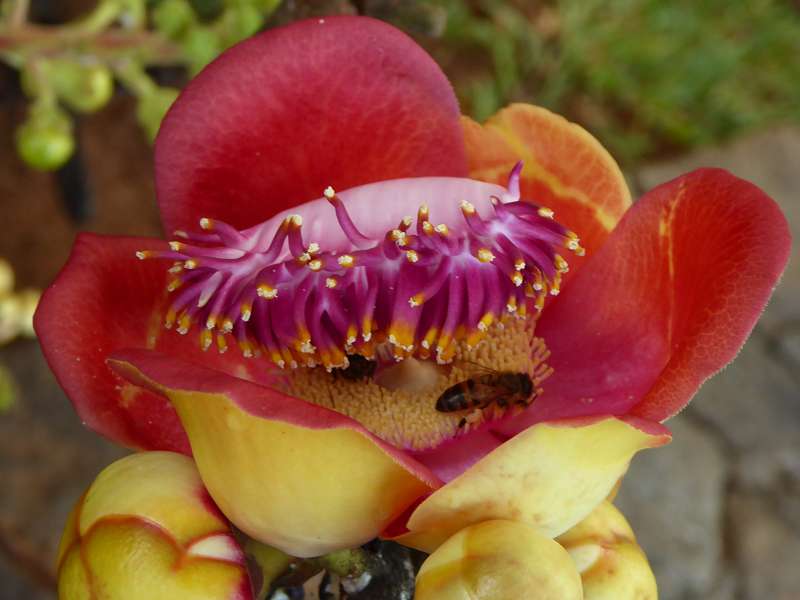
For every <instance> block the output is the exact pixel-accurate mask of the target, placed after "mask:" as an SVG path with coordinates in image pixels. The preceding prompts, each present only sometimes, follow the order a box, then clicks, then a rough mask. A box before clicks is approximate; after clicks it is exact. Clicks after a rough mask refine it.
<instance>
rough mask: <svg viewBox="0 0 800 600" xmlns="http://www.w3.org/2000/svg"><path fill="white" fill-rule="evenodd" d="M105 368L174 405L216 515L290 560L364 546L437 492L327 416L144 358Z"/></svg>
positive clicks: (234, 382) (242, 384) (360, 433)
mask: <svg viewBox="0 0 800 600" xmlns="http://www.w3.org/2000/svg"><path fill="white" fill-rule="evenodd" d="M112 363H113V364H114V367H115V368H116V369H117V370H118V371H119V372H123V373H124V374H125V376H126V377H128V378H131V379H132V380H133V381H136V382H137V383H139V384H141V385H143V386H145V387H147V388H149V389H151V390H153V391H155V392H157V393H160V394H162V395H164V396H166V397H167V398H168V399H169V400H170V402H172V405H173V406H174V407H175V410H176V412H177V413H178V416H179V417H180V420H181V423H182V424H183V427H184V429H185V430H186V433H187V434H188V436H189V441H190V442H191V445H192V452H193V454H194V458H195V461H196V462H197V466H198V469H199V470H200V474H201V476H202V478H203V482H204V483H205V486H206V488H208V491H209V493H210V494H211V496H212V497H213V498H214V501H215V502H216V504H217V505H218V506H219V507H220V509H221V510H222V512H223V513H225V515H226V516H227V517H228V518H229V519H230V520H231V521H233V523H234V524H235V525H236V526H237V527H238V528H239V529H241V530H242V531H244V532H245V533H246V534H247V535H249V536H250V537H252V538H254V539H256V540H258V541H260V542H263V543H265V544H268V545H270V546H273V547H275V548H278V549H280V550H283V551H284V552H286V553H287V554H290V555H292V556H297V557H309V556H319V555H321V554H326V553H328V552H331V551H334V550H338V549H344V548H353V547H355V546H358V545H360V544H363V543H365V542H367V541H369V540H370V539H373V538H374V537H376V536H377V535H378V534H379V533H380V532H381V531H382V530H383V529H384V528H385V527H386V526H387V525H389V524H390V523H391V522H392V521H393V520H395V519H396V518H397V517H398V515H400V514H401V513H403V512H404V511H405V510H407V508H408V506H410V505H411V504H412V503H413V502H414V501H415V500H416V499H417V498H419V497H420V496H423V495H425V494H427V493H428V492H429V491H430V490H431V488H432V486H434V485H436V483H435V482H433V481H432V477H433V476H432V475H430V474H428V479H426V480H423V479H422V477H424V475H422V476H420V474H418V473H415V472H412V471H411V467H410V466H409V465H411V461H409V460H408V459H405V462H403V460H404V458H403V457H402V456H401V455H399V453H397V452H394V453H392V449H391V448H389V447H388V446H387V445H385V444H381V443H379V442H378V441H377V439H376V438H374V437H373V436H371V435H370V434H369V433H367V432H366V431H365V430H364V429H363V428H361V427H360V426H358V425H357V424H356V423H355V422H354V421H352V420H350V419H347V418H346V417H343V416H342V415H338V414H337V413H334V412H332V411H328V410H326V409H322V408H320V407H316V406H313V405H309V404H306V403H305V402H302V401H300V400H297V399H293V398H289V397H286V396H283V395H281V394H279V393H277V392H275V391H274V390H270V389H269V388H264V387H261V386H258V385H256V384H253V383H249V382H246V381H243V380H240V379H236V378H234V377H230V376H228V375H224V374H222V373H218V372H214V371H210V370H207V369H200V368H198V367H193V366H191V365H189V364H188V363H187V364H180V365H179V366H175V365H176V363H175V361H172V360H170V359H165V358H163V357H162V358H159V357H158V356H157V355H153V354H152V353H146V352H138V353H137V352H133V351H131V352H130V353H129V355H128V357H127V359H125V360H123V359H119V360H115V361H112ZM193 369H194V370H196V372H195V371H194V370H193ZM187 387H196V388H197V389H187ZM201 390H202V391H201ZM245 407H246V408H245ZM401 463H402V464H401Z"/></svg>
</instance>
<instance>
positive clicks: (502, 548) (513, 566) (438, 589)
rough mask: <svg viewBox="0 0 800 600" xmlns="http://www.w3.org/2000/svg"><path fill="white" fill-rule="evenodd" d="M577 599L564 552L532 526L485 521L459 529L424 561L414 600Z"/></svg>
mask: <svg viewBox="0 0 800 600" xmlns="http://www.w3.org/2000/svg"><path fill="white" fill-rule="evenodd" d="M509 598H526V599H528V600H581V598H582V595H581V581H580V577H579V576H578V573H577V571H576V569H575V565H574V563H573V562H572V561H571V560H570V558H569V554H568V553H567V552H565V551H564V548H562V547H561V546H559V545H558V544H557V543H556V542H554V541H553V540H551V539H550V538H548V537H545V536H543V535H542V534H541V533H540V532H538V531H537V530H536V528H534V527H532V526H530V525H526V524H525V523H518V522H514V521H504V520H494V521H486V522H484V523H480V524H477V525H472V526H470V527H467V528H465V529H462V530H461V531H459V532H458V533H456V534H455V535H454V536H452V537H451V538H450V539H448V540H447V541H446V542H445V543H444V544H442V545H441V546H440V547H439V548H438V549H437V550H436V551H435V552H434V553H433V554H431V555H430V556H429V557H428V559H427V560H426V561H425V562H424V563H423V565H422V568H421V569H420V571H419V574H418V575H417V585H416V592H415V594H414V599H415V600H508V599H509Z"/></svg>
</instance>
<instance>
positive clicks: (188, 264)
mask: <svg viewBox="0 0 800 600" xmlns="http://www.w3.org/2000/svg"><path fill="white" fill-rule="evenodd" d="M197 265H198V263H197V260H195V259H194V258H190V259H189V260H187V261H184V263H183V268H184V269H188V270H190V271H191V270H192V269H196V268H197Z"/></svg>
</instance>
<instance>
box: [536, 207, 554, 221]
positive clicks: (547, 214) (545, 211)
mask: <svg viewBox="0 0 800 600" xmlns="http://www.w3.org/2000/svg"><path fill="white" fill-rule="evenodd" d="M536 212H538V213H539V216H540V217H544V218H545V219H552V218H553V217H554V216H555V214H556V213H554V212H553V209H551V208H547V207H546V206H542V207H541V208H539V210H538V211H536Z"/></svg>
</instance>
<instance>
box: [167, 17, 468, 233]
mask: <svg viewBox="0 0 800 600" xmlns="http://www.w3.org/2000/svg"><path fill="white" fill-rule="evenodd" d="M424 175H453V176H463V175H466V159H465V155H464V148H463V139H462V131H461V125H460V121H459V109H458V104H457V102H456V99H455V96H454V95H453V91H452V88H451V87H450V84H449V83H448V81H447V79H446V78H445V76H444V75H443V74H442V72H441V70H440V69H439V67H438V66H437V65H436V64H435V63H434V62H433V60H432V59H431V58H430V57H429V56H428V55H427V54H426V53H425V52H424V51H423V50H422V49H421V48H420V47H419V46H417V45H416V44H415V43H414V42H413V41H412V40H411V39H410V38H409V37H407V36H406V35H405V34H403V33H402V32H400V31H399V30H397V29H395V28H393V27H391V26H389V25H387V24H385V23H382V22H380V21H377V20H373V19H369V18H366V17H328V18H324V19H310V20H306V21H301V22H298V23H294V24H292V25H289V26H287V27H281V28H277V29H273V30H270V31H267V32H265V33H263V34H261V35H259V36H256V37H254V38H252V39H250V40H248V41H246V42H243V43H242V44H239V45H238V46H235V47H234V48H232V49H230V50H228V51H227V52H225V53H224V54H223V55H221V56H220V57H219V58H218V59H217V60H216V61H214V62H213V63H211V64H210V65H209V66H208V67H207V68H206V69H205V70H204V71H203V72H202V73H200V75H198V76H197V78H195V79H194V80H193V81H192V82H191V83H190V84H189V86H188V87H187V88H186V89H185V90H184V92H183V93H182V94H181V96H180V97H179V98H178V100H177V101H176V103H175V105H174V106H173V107H172V109H171V110H170V112H169V114H168V115H167V117H166V119H165V120H164V123H163V125H162V127H161V131H160V133H159V136H158V139H157V140H156V186H157V192H158V200H159V205H160V207H161V214H162V218H163V222H164V226H165V228H166V229H167V230H168V231H171V230H173V229H193V228H196V224H197V220H198V219H199V218H200V217H213V218H216V219H221V220H223V221H226V222H228V223H230V224H232V225H233V226H235V227H237V228H244V227H247V226H249V225H253V224H255V223H258V222H260V221H263V220H265V219H267V218H268V217H270V216H272V215H274V214H275V213H277V212H278V211H280V210H283V209H285V208H287V207H290V206H294V205H296V204H299V203H301V202H304V201H306V200H310V199H312V198H316V197H319V196H320V195H321V193H322V191H323V190H324V189H325V188H326V187H327V186H328V185H332V186H334V187H335V188H336V189H346V188H349V187H353V186H356V185H360V184H364V183H369V182H374V181H379V180H384V179H392V178H399V177H410V176H424ZM421 200H422V199H421Z"/></svg>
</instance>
